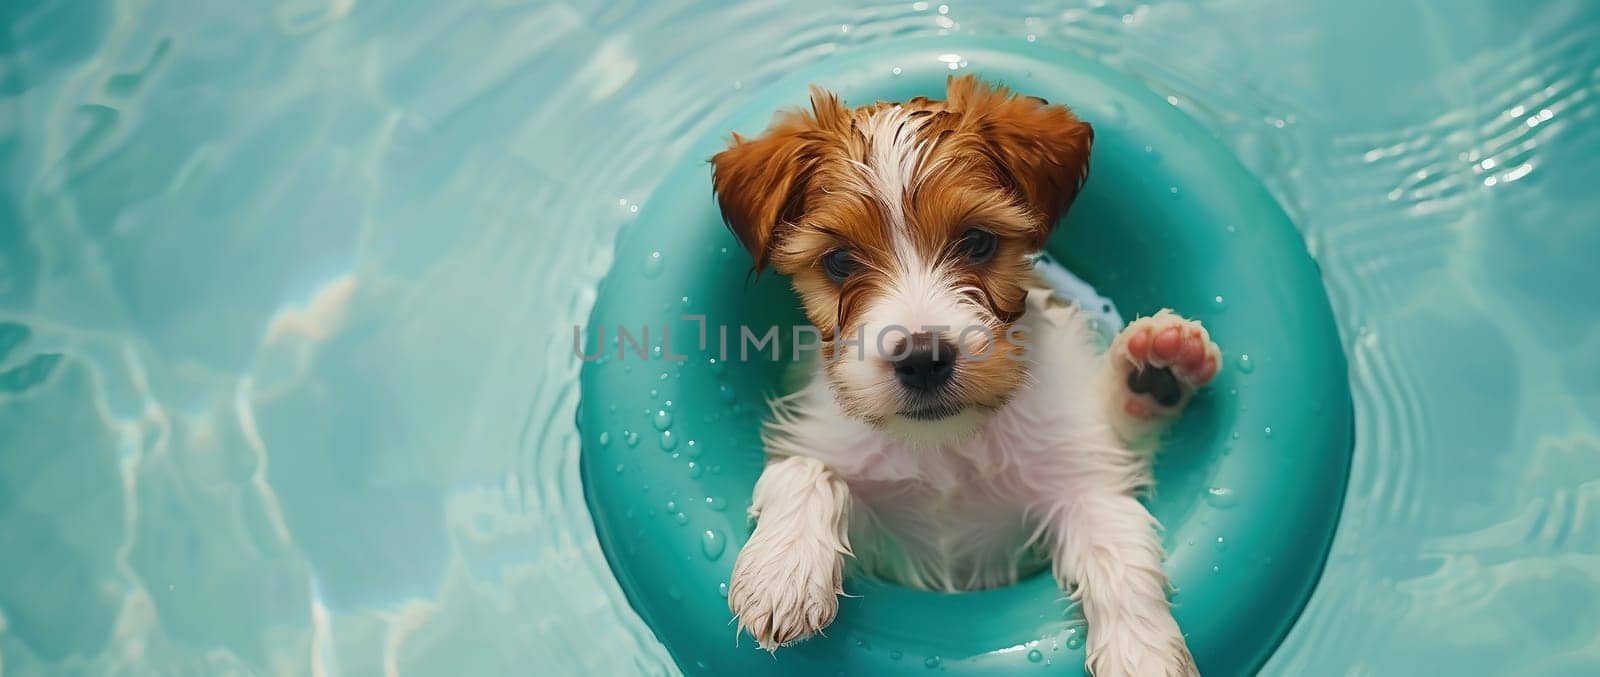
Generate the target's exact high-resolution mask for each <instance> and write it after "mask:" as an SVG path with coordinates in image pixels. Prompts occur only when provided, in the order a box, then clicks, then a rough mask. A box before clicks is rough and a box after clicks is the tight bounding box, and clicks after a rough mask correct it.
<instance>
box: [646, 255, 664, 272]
mask: <svg viewBox="0 0 1600 677" xmlns="http://www.w3.org/2000/svg"><path fill="white" fill-rule="evenodd" d="M662 265H663V264H662V261H661V252H650V255H649V256H646V257H645V259H644V276H645V277H656V276H658V275H660V274H661V267H662Z"/></svg>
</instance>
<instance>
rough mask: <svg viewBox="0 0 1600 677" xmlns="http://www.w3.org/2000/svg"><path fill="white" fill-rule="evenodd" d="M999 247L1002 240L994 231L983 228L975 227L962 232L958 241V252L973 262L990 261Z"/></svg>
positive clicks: (969, 261)
mask: <svg viewBox="0 0 1600 677" xmlns="http://www.w3.org/2000/svg"><path fill="white" fill-rule="evenodd" d="M999 248H1000V241H999V239H998V238H996V237H995V236H994V233H991V232H989V231H987V230H983V229H981V228H973V229H971V230H968V231H967V232H965V233H962V234H961V241H960V242H957V243H956V252H957V253H959V254H961V257H962V258H965V259H966V260H967V262H968V263H972V264H983V263H988V262H989V259H992V258H994V253H995V251H996V250H998V249H999Z"/></svg>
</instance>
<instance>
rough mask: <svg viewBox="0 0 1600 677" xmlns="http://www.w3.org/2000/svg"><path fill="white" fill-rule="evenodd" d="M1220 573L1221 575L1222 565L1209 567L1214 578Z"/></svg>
mask: <svg viewBox="0 0 1600 677" xmlns="http://www.w3.org/2000/svg"><path fill="white" fill-rule="evenodd" d="M1220 573H1222V565H1221V564H1213V565H1211V574H1212V575H1213V576H1215V575H1217V574H1220Z"/></svg>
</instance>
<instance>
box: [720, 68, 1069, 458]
mask: <svg viewBox="0 0 1600 677" xmlns="http://www.w3.org/2000/svg"><path fill="white" fill-rule="evenodd" d="M1093 139H1094V133H1093V131H1092V130H1091V129H1090V127H1089V125H1088V124H1087V123H1085V122H1082V121H1080V120H1079V119H1078V118H1077V117H1076V116H1074V115H1073V114H1072V112H1071V111H1069V110H1068V109H1067V108H1066V107H1065V106H1059V105H1055V106H1052V105H1049V104H1048V103H1047V102H1045V101H1044V100H1042V99H1036V98H1029V97H1020V96H1016V95H1014V94H1013V93H1012V92H1010V91H1008V90H1007V89H1005V88H1004V87H1000V86H995V85H990V84H987V83H984V82H983V81H980V80H978V79H977V78H975V77H972V76H967V77H963V78H952V79H951V80H950V81H949V84H948V87H947V91H946V100H945V101H933V100H929V99H925V98H916V99H912V100H910V101H907V102H905V103H877V104H873V105H870V106H863V107H860V108H856V109H853V110H851V109H846V108H845V107H844V106H843V105H842V104H841V103H840V102H839V99H838V98H837V97H835V96H834V95H833V94H831V93H829V92H827V91H825V90H822V89H819V88H813V89H812V93H811V110H810V111H809V112H807V111H792V112H786V113H782V114H780V116H779V117H778V119H777V120H776V121H775V122H774V123H773V124H772V126H771V127H770V128H768V129H767V131H766V132H765V133H764V134H762V135H761V136H760V137H757V138H752V139H746V138H742V137H740V136H739V135H737V134H735V135H734V137H733V141H732V143H731V145H730V146H729V147H728V149H727V150H724V151H722V152H721V153H718V154H717V155H716V157H715V158H713V160H712V163H713V165H714V167H715V171H714V184H715V188H716V192H717V198H718V200H719V202H720V204H721V207H722V215H723V218H724V219H725V220H726V221H727V223H728V226H729V228H731V229H732V230H733V233H734V235H736V236H737V237H738V238H739V241H740V242H741V243H742V244H743V245H744V247H745V249H747V250H749V252H750V254H751V256H752V257H753V258H754V260H755V268H756V270H758V271H759V270H761V269H763V268H765V267H766V266H768V265H771V266H772V267H774V268H775V269H777V270H778V272H780V273H783V274H784V275H787V276H789V278H790V279H791V280H792V282H793V284H794V288H795V290H796V291H797V292H799V295H800V298H801V300H802V302H803V304H804V306H805V311H806V315H807V317H808V318H809V319H810V321H811V323H812V324H814V325H815V326H816V327H817V329H818V331H819V333H820V334H821V338H822V347H821V355H822V358H823V360H824V361H825V365H826V372H827V374H828V377H829V379H830V382H831V386H832V388H833V391H834V393H835V395H836V397H837V399H838V402H839V404H840V406H841V407H842V408H843V409H844V411H845V412H847V413H849V414H850V415H852V416H856V417H858V418H861V419H864V420H866V421H869V422H872V423H875V424H878V425H880V426H883V427H885V428H889V429H900V430H907V429H915V428H922V429H926V428H927V426H926V425H924V424H926V423H927V422H935V421H937V422H939V424H938V425H936V426H934V427H935V428H946V429H959V428H970V427H971V426H972V425H973V424H974V423H975V422H976V421H980V420H982V417H983V416H984V414H985V413H986V412H988V411H992V410H994V409H996V408H998V407H1000V406H1001V405H1003V404H1004V403H1005V402H1006V400H1007V398H1008V397H1009V396H1010V395H1011V393H1012V392H1014V391H1015V390H1016V389H1017V387H1018V386H1020V385H1021V384H1022V383H1023V381H1024V379H1025V378H1026V376H1027V374H1026V361H1025V360H1021V359H1019V358H1020V356H1021V353H1022V352H1023V351H1024V350H1025V348H1026V340H1027V339H1026V337H1025V336H1023V335H1021V332H1020V330H1019V328H1017V327H1014V326H1013V325H1014V323H1015V322H1016V321H1017V319H1018V318H1019V317H1020V316H1021V315H1022V312H1023V309H1024V301H1025V297H1026V294H1027V287H1028V283H1029V281H1030V279H1031V264H1030V261H1029V258H1028V257H1029V255H1031V254H1034V253H1036V252H1038V251H1039V250H1040V249H1042V248H1043V247H1044V244H1045V241H1046V239H1047V238H1048V237H1049V235H1050V231H1051V229H1052V228H1053V227H1054V226H1055V223H1056V221H1057V219H1059V218H1060V217H1061V215H1062V214H1063V213H1065V212H1066V210H1067V207H1068V206H1070V205H1071V204H1072V201H1073V199H1074V198H1075V197H1076V196H1077V194H1078V190H1079V188H1081V187H1082V185H1083V182H1084V179H1085V178H1086V177H1087V176H1088V168H1089V147H1090V144H1091V143H1092V142H1093Z"/></svg>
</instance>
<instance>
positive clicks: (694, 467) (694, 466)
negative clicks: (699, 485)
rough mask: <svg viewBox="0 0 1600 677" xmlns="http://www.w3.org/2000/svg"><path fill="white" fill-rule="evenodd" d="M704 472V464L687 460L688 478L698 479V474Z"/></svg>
mask: <svg viewBox="0 0 1600 677" xmlns="http://www.w3.org/2000/svg"><path fill="white" fill-rule="evenodd" d="M704 474H706V469H705V467H704V466H702V465H700V464H699V463H695V462H694V461H689V479H691V480H697V479H700V476H701V475H704Z"/></svg>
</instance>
